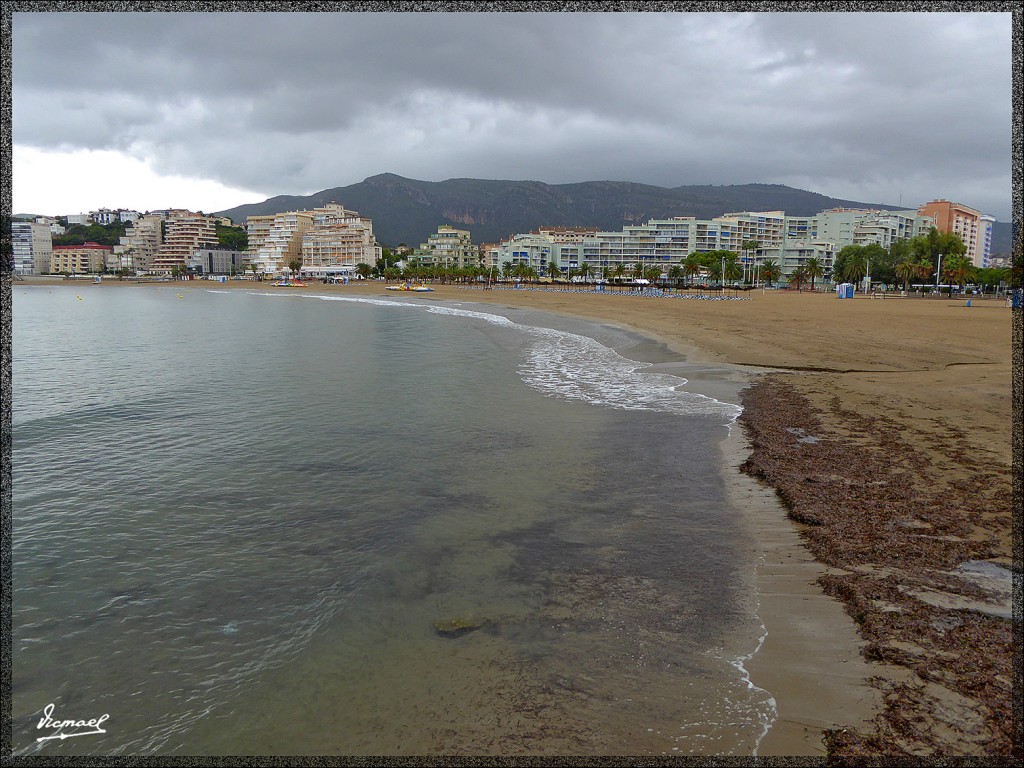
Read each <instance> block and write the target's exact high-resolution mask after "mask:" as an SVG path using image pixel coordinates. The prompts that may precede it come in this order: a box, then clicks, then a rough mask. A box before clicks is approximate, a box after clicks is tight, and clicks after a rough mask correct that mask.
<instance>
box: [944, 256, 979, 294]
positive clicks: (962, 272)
mask: <svg viewBox="0 0 1024 768" xmlns="http://www.w3.org/2000/svg"><path fill="white" fill-rule="evenodd" d="M942 271H943V275H944V279H945V280H948V281H949V283H950V284H951V285H959V286H960V287H961V288H963V287H964V284H965V283H967V282H968V281H969V280H971V278H972V277H973V275H974V264H972V263H971V260H970V259H968V258H967V257H966V256H950V257H949V261H947V262H946V265H945V266H944V267H943V270H942Z"/></svg>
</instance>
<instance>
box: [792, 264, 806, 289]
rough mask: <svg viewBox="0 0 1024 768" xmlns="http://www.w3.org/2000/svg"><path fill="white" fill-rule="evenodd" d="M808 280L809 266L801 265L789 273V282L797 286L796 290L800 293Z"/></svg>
mask: <svg viewBox="0 0 1024 768" xmlns="http://www.w3.org/2000/svg"><path fill="white" fill-rule="evenodd" d="M807 280H808V276H807V267H803V266H800V267H797V268H796V269H794V270H793V271H792V272H790V273H789V281H788V282H789V284H790V285H795V286H796V290H797V292H798V293H799V292H800V291H802V290H803V287H804V285H805V284H806V283H807Z"/></svg>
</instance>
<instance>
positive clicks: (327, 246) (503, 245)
mask: <svg viewBox="0 0 1024 768" xmlns="http://www.w3.org/2000/svg"><path fill="white" fill-rule="evenodd" d="M99 213H100V214H102V218H104V220H108V219H109V220H114V219H115V218H116V217H117V216H121V217H122V220H125V221H128V222H129V223H130V224H129V227H128V230H127V232H126V234H125V236H124V237H122V238H121V242H120V244H118V245H116V246H113V247H112V248H109V247H106V248H105V247H103V246H97V245H96V244H95V243H87V244H86V245H85V246H52V247H51V245H50V243H51V240H50V237H51V231H52V229H51V227H52V225H53V222H52V220H37V221H36V222H14V224H13V225H12V235H13V243H14V262H15V264H14V266H15V270H16V271H18V272H20V273H33V272H34V273H42V272H51V273H56V272H62V271H63V272H85V271H89V272H98V271H104V270H107V271H117V270H126V271H128V272H130V273H136V274H138V273H151V274H170V273H172V272H174V271H176V270H184V269H186V268H187V269H188V270H189V271H190V272H192V273H197V274H233V273H241V272H243V271H246V270H250V271H254V272H256V273H259V274H264V275H280V274H289V273H291V272H292V271H293V267H295V268H297V269H298V271H299V272H300V274H302V275H304V276H307V277H320V278H326V277H331V276H341V275H351V274H353V273H354V272H355V271H356V269H357V265H359V264H370V265H375V264H377V263H378V261H379V260H380V259H381V257H382V254H383V248H382V247H381V245H380V244H379V243H378V242H377V240H376V237H375V235H374V233H373V221H372V220H371V219H370V218H368V217H366V216H362V215H360V214H359V213H358V212H356V211H352V210H349V209H346V208H345V207H344V206H343V205H341V204H339V203H334V202H332V203H328V204H327V205H325V206H323V207H321V208H315V209H313V210H311V211H308V210H303V211H288V212H283V213H278V214H271V215H266V216H250V217H249V218H248V219H247V221H246V224H245V229H246V232H247V235H248V248H247V250H246V251H233V250H230V249H227V248H224V247H221V246H218V245H217V225H218V224H231V222H230V220H228V219H225V218H222V217H216V216H207V215H204V214H202V213H195V212H192V211H187V210H184V209H168V210H164V211H155V212H151V213H146V214H139V215H136V212H111V211H107V210H106V209H102V210H101V211H100V212H99ZM994 221H995V220H994V218H993V217H991V216H986V215H983V214H981V213H980V212H979V211H976V210H974V209H972V208H968V207H967V206H964V205H961V204H959V203H951V202H949V201H947V200H933V201H931V202H929V203H926V204H924V205H922V206H920V207H919V208H918V209H917V210H871V209H853V208H833V209H829V210H826V211H821V212H820V213H818V214H815V215H814V216H787V215H786V214H785V212H784V211H741V212H735V213H727V214H724V215H722V216H717V217H714V218H711V219H697V218H695V217H692V216H677V217H672V218H669V219H652V220H650V221H648V222H647V223H645V224H636V225H628V226H626V227H624V228H623V229H622V230H621V231H617V232H615V231H608V232H604V231H599V230H597V229H594V228H585V227H543V228H539V229H537V230H536V231H534V232H530V233H524V234H516V235H512V236H510V237H508V238H506V239H504V240H502V241H501V242H499V243H492V244H485V245H481V246H477V245H475V244H473V242H472V237H471V233H470V232H469V231H467V230H461V229H456V228H455V227H452V226H449V225H442V226H440V227H438V230H437V232H436V233H433V234H431V235H430V236H429V237H428V239H427V241H426V242H424V243H421V244H420V246H419V247H418V248H416V249H414V250H411V251H410V252H409V253H408V254H403V255H404V256H406V257H407V260H406V263H409V262H413V263H416V264H419V265H424V266H435V265H444V266H451V267H466V266H480V265H482V266H484V267H486V268H488V269H496V270H502V269H503V268H504V267H505V265H509V266H512V267H516V266H525V267H531V268H533V269H535V270H536V271H537V273H538V274H541V275H545V274H548V273H549V271H550V265H552V264H554V265H556V267H557V268H558V270H559V272H561V273H565V272H567V271H569V270H577V271H578V270H580V269H581V268H582V267H583V266H584V265H587V266H588V267H589V268H590V269H591V270H593V272H594V273H599V272H601V271H603V270H605V269H615V268H616V267H618V266H620V265H621V266H623V267H625V268H626V269H627V270H630V269H632V267H633V266H634V265H636V264H641V265H643V266H644V267H645V268H646V267H651V266H657V267H659V268H660V269H661V271H662V274H663V275H667V273H668V271H669V269H671V267H673V266H677V265H681V264H683V263H684V262H685V261H686V259H687V258H688V257H689V256H691V255H693V254H701V253H707V252H709V251H733V252H736V253H738V254H740V257H741V260H742V261H743V262H744V264H747V265H749V266H750V268H751V269H752V270H753V269H756V266H757V265H758V264H762V263H764V262H765V261H767V260H772V261H774V262H775V263H776V265H777V266H778V267H779V269H780V272H781V278H782V279H781V281H782V282H786V279H787V277H788V275H790V274H792V273H793V272H794V271H795V270H796V269H798V268H800V267H802V266H805V265H806V264H807V262H808V261H809V260H810V259H816V260H817V262H818V263H819V264H820V266H821V267H822V268H823V269H824V271H825V272H826V273H828V272H830V271H831V269H832V265H833V263H834V259H835V256H836V254H837V253H838V252H839V251H840V250H841V249H842V248H843V247H845V246H847V245H868V244H871V243H877V244H878V245H880V246H881V247H883V248H889V247H890V246H891V245H892V244H893V243H894V242H896V241H897V240H909V239H910V238H912V237H916V236H918V235H922V234H925V233H927V232H928V231H929V230H930V229H933V228H934V229H938V230H939V231H942V232H955V233H956V234H958V235H960V237H961V239H962V240H963V241H964V243H965V245H966V250H967V253H966V255H967V256H968V258H970V260H971V261H972V263H974V264H975V266H979V267H987V266H988V265H989V259H990V256H991V241H992V225H993V224H994Z"/></svg>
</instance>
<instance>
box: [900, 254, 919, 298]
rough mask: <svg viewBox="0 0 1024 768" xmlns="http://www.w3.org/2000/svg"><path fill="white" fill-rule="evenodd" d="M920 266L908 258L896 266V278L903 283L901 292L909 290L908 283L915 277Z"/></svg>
mask: <svg viewBox="0 0 1024 768" xmlns="http://www.w3.org/2000/svg"><path fill="white" fill-rule="evenodd" d="M919 267H920V265H919V264H918V263H917V262H916V261H913V260H912V259H910V258H907V259H906V260H905V261H901V262H900V263H899V264H897V265H896V277H897V278H898V279H899V280H902V281H903V290H904V291H907V290H909V289H910V281H911V280H912V279H913V278H914V277H916V276H917V273H918V268H919Z"/></svg>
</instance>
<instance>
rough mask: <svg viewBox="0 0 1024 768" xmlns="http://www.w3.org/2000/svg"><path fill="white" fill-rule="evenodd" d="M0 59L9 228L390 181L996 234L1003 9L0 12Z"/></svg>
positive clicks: (1006, 124)
mask: <svg viewBox="0 0 1024 768" xmlns="http://www.w3.org/2000/svg"><path fill="white" fill-rule="evenodd" d="M13 46H14V55H13V61H14V67H13V101H14V112H13V126H12V127H13V145H14V163H13V173H12V177H13V178H12V183H13V202H14V212H15V213H41V214H50V215H56V214H66V213H79V212H85V211H88V210H95V209H96V208H99V207H108V208H119V207H123V208H135V209H138V210H147V209H154V208H166V207H172V206H173V207H183V208H191V209H193V210H204V211H207V212H209V211H214V210H223V209H225V208H230V207H234V206H236V205H240V204H242V203H251V202H259V201H262V200H264V199H266V198H267V197H271V196H273V195H279V194H310V193H313V192H318V191H320V190H322V189H327V188H331V187H337V186H345V185H348V184H354V183H357V182H359V181H362V180H363V179H364V178H366V177H367V176H372V175H375V174H378V173H384V172H391V173H397V174H399V175H401V176H406V177H409V178H415V179H423V180H427V181H442V180H444V179H448V178H460V177H472V178H488V179H533V180H538V181H543V182H547V183H550V184H560V183H570V182H580V181H595V180H620V181H636V182H642V183H647V184H655V185H659V186H665V187H674V186H680V185H684V184H744V183H750V182H760V183H773V184H786V185H790V186H794V187H798V188H801V189H807V190H812V191H815V192H821V193H823V194H826V195H830V196H833V197H840V198H845V199H851V200H859V201H865V202H878V203H885V204H892V205H896V204H898V203H900V202H902V204H903V206H904V207H916V206H917V205H919V204H920V203H923V202H926V201H927V200H930V199H933V198H939V197H941V198H947V199H951V200H955V201H958V202H962V203H965V204H967V205H970V206H972V207H974V208H978V209H980V210H982V211H984V212H986V213H991V214H993V215H995V216H996V218H997V219H999V220H1000V221H1008V220H1009V219H1010V210H1011V117H1012V115H1011V108H1012V77H1011V71H1010V65H1011V15H1010V14H1009V13H952V14H942V13H863V14H862V13H853V14H850V13H835V14H832V13H804V14H789V13H751V14H746V13H723V14H705V13H667V14H660V13H659V14H654V13H588V14H578V13H566V14H546V13H512V14H508V13H333V14H331V13H328V14H305V13H236V14H214V13H167V14H161V13H15V14H13ZM342 202H343V201H342Z"/></svg>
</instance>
